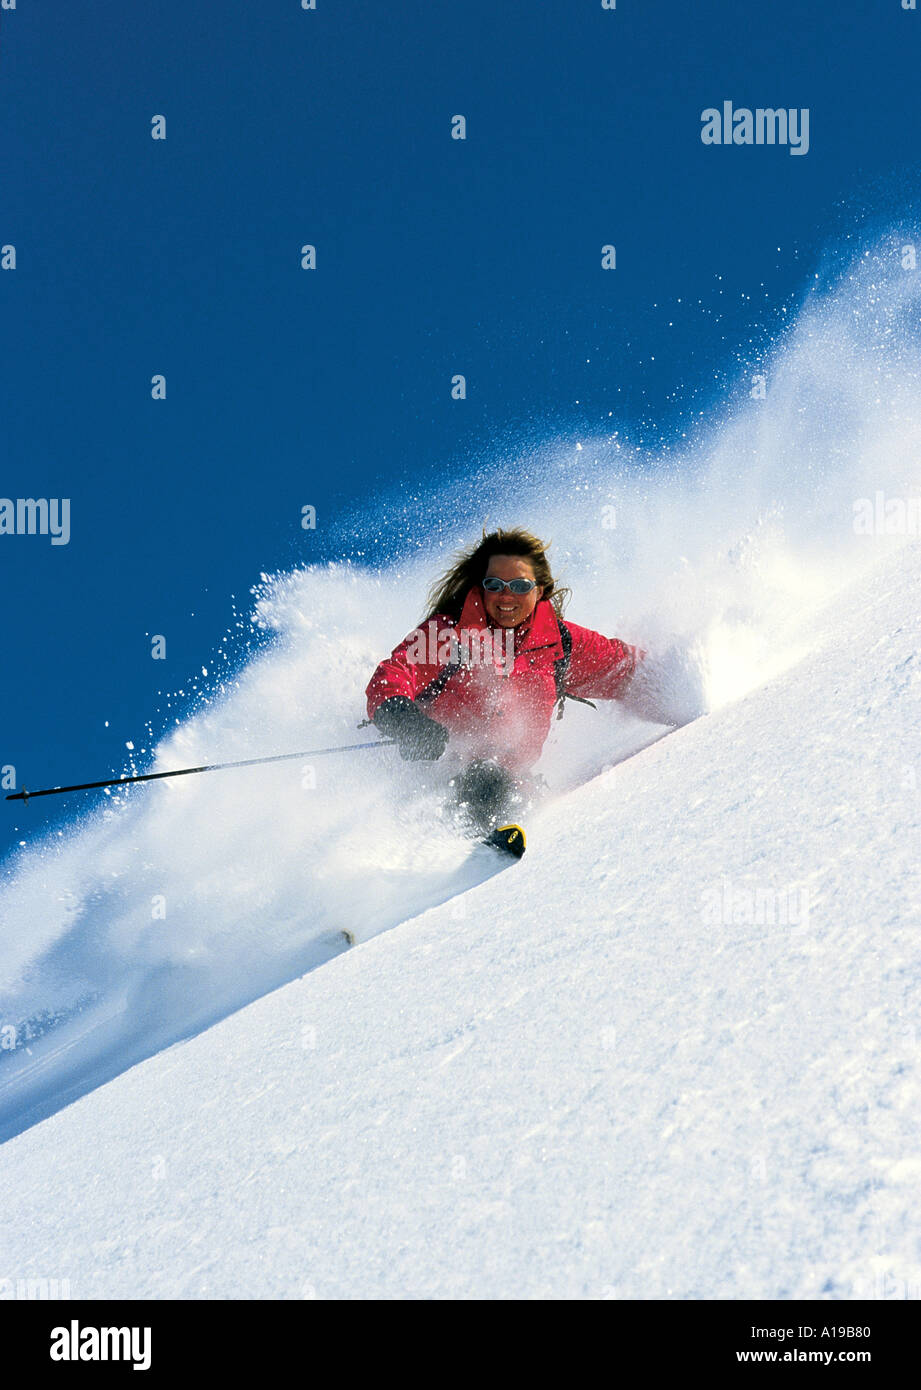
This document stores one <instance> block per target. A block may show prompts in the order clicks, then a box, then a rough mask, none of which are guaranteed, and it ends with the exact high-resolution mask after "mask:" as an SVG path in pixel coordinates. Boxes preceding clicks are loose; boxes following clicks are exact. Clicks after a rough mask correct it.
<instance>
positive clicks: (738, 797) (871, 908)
mask: <svg viewBox="0 0 921 1390" xmlns="http://www.w3.org/2000/svg"><path fill="white" fill-rule="evenodd" d="M868 544H872V542H868ZM880 548H881V547H880ZM919 579H921V547H919V546H918V544H917V543H911V544H908V545H905V546H904V547H903V548H901V549H899V550H898V551H896V552H894V553H892V554H889V555H885V556H883V557H881V559H880V561H879V563H878V564H877V565H876V566H875V568H873V569H872V570H871V571H870V572H866V573H864V574H862V575H861V576H860V577H858V578H856V579H855V581H854V582H853V583H852V584H851V585H850V586H849V587H847V588H845V589H844V590H840V591H838V592H836V594H835V595H834V597H832V598H831V599H830V600H829V601H828V602H826V603H824V604H822V605H819V606H817V607H815V608H814V609H810V610H804V611H803V613H802V614H801V615H800V616H799V618H798V619H796V620H795V621H794V617H795V615H790V619H791V624H792V626H793V628H795V629H796V633H795V636H796V642H795V644H794V645H793V646H789V647H788V648H787V660H786V666H785V669H783V670H781V671H780V672H779V673H777V674H774V675H773V676H772V677H771V678H770V679H768V680H766V681H765V682H764V683H763V684H761V685H758V686H756V688H754V689H751V690H749V691H748V693H747V694H744V695H743V696H742V697H741V698H740V699H738V700H737V701H735V702H734V703H728V704H725V705H723V706H722V707H721V708H718V709H715V710H714V712H713V713H711V714H710V715H708V716H706V717H704V718H702V719H700V720H698V721H697V722H696V723H694V724H692V725H689V726H688V727H686V728H684V729H681V730H679V731H678V732H677V733H675V734H674V735H672V736H670V737H668V738H666V739H665V740H663V741H662V742H660V743H658V744H656V745H655V746H654V747H651V748H649V749H647V750H646V751H645V752H643V753H641V754H639V755H638V756H637V757H635V758H634V759H632V760H631V761H629V762H627V763H624V764H623V765H622V766H620V767H618V768H616V769H612V770H611V771H609V772H605V773H602V774H601V775H600V776H597V777H596V778H594V779H593V780H591V781H590V782H589V783H588V784H587V785H584V786H581V787H576V788H574V789H572V790H570V791H569V792H568V793H564V794H562V795H560V796H559V797H558V798H557V799H556V800H554V801H552V802H551V803H549V804H548V805H547V806H546V808H545V809H544V810H543V811H542V812H541V814H540V815H539V816H537V817H536V818H535V820H534V822H533V824H532V825H531V827H530V831H531V834H530V848H529V853H528V855H527V856H526V858H525V859H524V860H523V861H522V862H521V863H520V864H518V865H514V866H512V867H509V868H508V869H506V870H504V871H503V872H502V873H501V874H498V875H495V876H493V877H492V878H490V879H489V880H488V881H485V882H482V883H480V884H478V885H476V886H473V887H471V888H469V889H468V890H467V891H465V892H463V893H461V894H459V895H457V896H455V897H453V898H452V899H451V900H449V901H447V902H443V903H442V904H441V905H440V906H436V907H432V908H430V909H429V910H426V911H424V912H422V913H421V914H420V915H416V916H414V917H409V918H408V919H407V920H404V921H402V922H401V923H400V924H399V925H396V926H395V928H394V929H393V930H389V931H385V932H383V933H382V934H378V935H376V936H374V937H373V938H372V939H368V940H366V941H364V942H363V943H361V944H359V946H358V947H357V948H356V949H354V950H352V951H349V952H347V953H345V954H343V955H340V956H338V957H336V958H335V959H331V960H330V961H329V962H328V963H326V964H324V965H322V966H321V967H320V968H319V969H314V970H312V971H311V972H310V973H308V974H306V975H304V976H303V978H300V979H298V980H296V981H294V982H292V983H289V984H287V985H285V986H284V987H283V988H280V989H277V990H276V991H275V992H273V993H271V994H269V995H267V996H266V997H264V998H261V999H259V1000H257V1001H256V1002H254V1003H251V1004H249V1005H248V1006H247V1007H245V1008H243V1009H242V1010H240V1011H239V1012H236V1013H234V1014H232V1015H231V1016H230V1017H227V1018H225V1019H224V1020H223V1021H222V1022H219V1023H217V1024H216V1025H215V1026H213V1027H211V1028H209V1029H208V1030H207V1031H204V1032H202V1033H200V1034H199V1035H198V1036H197V1037H194V1038H191V1039H190V1040H188V1041H185V1042H181V1043H178V1044H176V1045H174V1046H172V1047H169V1048H168V1049H166V1050H164V1051H162V1052H160V1053H159V1054H158V1055H156V1056H153V1057H151V1058H150V1059H149V1060H147V1061H144V1062H142V1063H140V1064H139V1065H137V1066H135V1067H134V1068H133V1069H132V1070H131V1071H129V1072H126V1073H125V1074H123V1075H121V1076H119V1077H117V1078H116V1079H114V1080H112V1081H110V1082H109V1083H108V1084H106V1085H103V1086H101V1087H100V1088H99V1089H97V1090H95V1091H94V1092H93V1093H92V1094H89V1095H86V1096H84V1097H83V1098H82V1099H80V1100H78V1101H77V1102H76V1103H75V1104H73V1105H71V1106H69V1107H68V1108H66V1109H63V1110H61V1111H59V1112H58V1113H57V1114H55V1115H53V1116H52V1117H51V1118H49V1119H46V1120H45V1121H44V1122H42V1123H40V1124H38V1125H36V1126H35V1127H33V1128H32V1129H30V1130H28V1131H27V1132H25V1133H23V1134H21V1135H19V1136H18V1137H16V1138H13V1139H11V1140H10V1141H9V1142H8V1143H7V1144H6V1145H5V1146H4V1149H3V1155H4V1177H5V1181H4V1184H3V1188H2V1194H0V1230H2V1233H3V1234H2V1237H0V1273H3V1274H4V1275H5V1276H7V1277H10V1278H14V1279H15V1278H28V1277H33V1278H34V1277H38V1278H49V1279H50V1278H57V1279H65V1278H66V1279H68V1280H69V1281H70V1291H71V1294H72V1296H73V1297H76V1298H81V1297H84V1298H86V1297H88V1298H102V1297H106V1298H109V1297H130V1298H140V1297H145V1298H146V1297H156V1298H165V1297H180V1298H198V1297H222V1298H240V1297H244V1298H245V1297H271V1298H304V1297H318V1298H337V1297H350V1298H370V1297H374V1298H387V1297H398V1298H405V1297H410V1298H446V1297H481V1298H482V1297H489V1298H521V1297H541V1298H545V1297H564V1298H565V1297H574V1298H586V1297H587V1298H603V1297H623V1298H666V1297H674V1298H743V1297H755V1298H774V1297H780V1298H797V1297H798V1298H807V1297H815V1296H824V1297H830V1298H848V1297H853V1296H868V1295H869V1296H873V1294H874V1292H876V1293H877V1294H879V1295H881V1296H887V1297H888V1296H893V1294H894V1293H895V1294H898V1292H899V1291H900V1290H901V1291H902V1295H903V1296H904V1292H905V1291H912V1290H913V1291H914V1294H915V1296H917V1294H918V1291H919V1290H921V1235H919V1231H918V1228H917V1224H916V1219H915V1218H916V1213H917V1211H918V1210H919V1207H921V1157H919V1150H918V1142H917V1135H918V1113H919V1105H921V1043H919V1028H921V1017H919V1002H918V1001H919V988H921V947H919V931H918V928H919V925H921V910H919V903H921V870H919V861H921V856H919V849H921V835H919V832H921V747H919V729H921V717H919V716H921V708H919V701H921V656H919V647H921V641H919V639H921V618H919V604H918V592H919V587H918V586H919ZM794 652H795V654H794ZM355 907H356V915H355V918H354V920H353V925H356V926H358V927H359V933H360V930H361V926H360V924H361V920H362V919H361V912H360V911H359V910H358V909H363V907H364V903H363V902H356V904H355ZM369 921H370V925H369V927H368V930H377V929H378V927H379V926H380V920H379V919H377V918H375V917H374V916H373V914H371V915H370V919H369Z"/></svg>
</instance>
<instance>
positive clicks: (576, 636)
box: [566, 623, 646, 700]
mask: <svg viewBox="0 0 921 1390" xmlns="http://www.w3.org/2000/svg"><path fill="white" fill-rule="evenodd" d="M567 627H568V628H569V631H570V632H571V634H572V655H571V657H570V661H569V672H568V674H567V677H566V689H567V691H568V693H569V694H570V695H578V696H580V697H581V698H582V699H583V700H618V699H620V698H621V697H622V696H623V695H624V694H625V693H626V691H627V689H628V687H629V685H630V682H631V680H632V679H633V676H634V674H635V672H636V669H637V667H638V665H639V664H640V662H641V661H642V660H643V658H644V657H645V655H646V653H645V652H644V651H642V650H641V649H640V648H639V647H632V646H630V645H629V644H628V643H626V642H622V641H621V640H620V639H619V638H617V637H604V636H602V634H601V633H600V632H592V630H591V629H590V628H587V627H577V626H576V625H575V623H567Z"/></svg>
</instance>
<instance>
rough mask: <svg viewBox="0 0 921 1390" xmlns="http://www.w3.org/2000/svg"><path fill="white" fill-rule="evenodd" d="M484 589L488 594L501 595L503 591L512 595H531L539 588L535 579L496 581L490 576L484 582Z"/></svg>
mask: <svg viewBox="0 0 921 1390" xmlns="http://www.w3.org/2000/svg"><path fill="white" fill-rule="evenodd" d="M483 588H484V589H485V590H486V592H487V593H488V594H501V593H502V590H503V589H508V591H509V593H511V594H529V593H530V592H531V590H532V589H536V588H537V583H536V581H535V580H533V579H496V578H495V577H494V576H493V575H490V576H489V577H488V579H484V580H483Z"/></svg>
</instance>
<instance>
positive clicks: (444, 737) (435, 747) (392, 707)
mask: <svg viewBox="0 0 921 1390" xmlns="http://www.w3.org/2000/svg"><path fill="white" fill-rule="evenodd" d="M372 722H373V724H374V726H375V728H377V729H380V731H381V733H382V734H384V735H385V737H387V738H395V739H396V741H397V743H398V744H399V745H400V757H401V758H403V759H404V760H409V761H413V762H415V761H416V760H417V759H425V760H427V761H434V759H436V758H440V757H441V755H442V753H443V752H444V751H445V748H446V747H447V743H448V731H447V729H446V728H445V726H444V725H443V724H439V723H438V721H437V720H435V719H430V718H429V717H428V715H427V714H423V713H422V711H421V709H419V707H418V706H417V705H414V704H413V702H412V700H410V699H408V698H407V697H406V696H405V695H394V696H392V697H391V699H389V700H385V701H384V703H383V704H382V705H381V706H380V707H379V708H378V709H377V710H375V712H374V716H373V719H372Z"/></svg>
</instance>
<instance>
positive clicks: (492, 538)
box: [423, 526, 569, 621]
mask: <svg viewBox="0 0 921 1390" xmlns="http://www.w3.org/2000/svg"><path fill="white" fill-rule="evenodd" d="M548 548H549V547H548V546H546V545H544V543H543V541H540V540H538V538H537V536H532V535H531V532H530V531H525V530H523V529H522V528H521V527H520V526H515V527H513V528H512V529H511V530H510V531H502V530H498V531H490V533H489V535H487V534H486V531H485V529H484V531H483V539H482V540H481V541H478V542H477V543H476V544H475V545H472V546H469V547H468V548H467V549H466V550H461V551H460V552H459V553H458V554H457V555H456V556H455V559H454V564H453V565H452V566H451V568H450V569H449V570H446V571H445V573H444V574H443V575H441V577H440V578H439V579H436V580H435V583H434V584H433V585H432V587H431V589H430V590H429V595H428V612H427V615H426V619H424V620H423V621H426V620H427V619H428V618H432V617H434V616H435V614H436V613H447V614H448V615H449V616H450V617H452V618H454V619H455V620H456V619H457V618H459V617H460V615H461V609H462V608H463V606H464V599H465V598H466V597H467V594H468V593H469V592H470V590H471V589H472V588H473V587H474V585H476V584H481V583H482V582H483V577H484V575H485V574H486V570H487V569H488V567H489V561H490V559H491V558H492V556H493V555H515V556H517V557H519V558H520V559H522V560H530V562H531V566H532V568H533V570H534V578H535V580H536V581H537V583H538V584H539V585H540V586H541V588H542V589H543V591H544V592H543V594H542V595H541V597H542V598H546V599H549V600H550V602H551V603H552V604H553V607H554V610H555V612H556V615H557V617H558V618H561V617H562V616H563V606H564V604H565V602H566V599H567V598H568V597H569V590H568V589H561V588H559V587H558V586H557V583H556V580H555V579H554V578H553V575H552V573H551V570H550V562H549V560H548V559H547V550H548Z"/></svg>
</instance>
